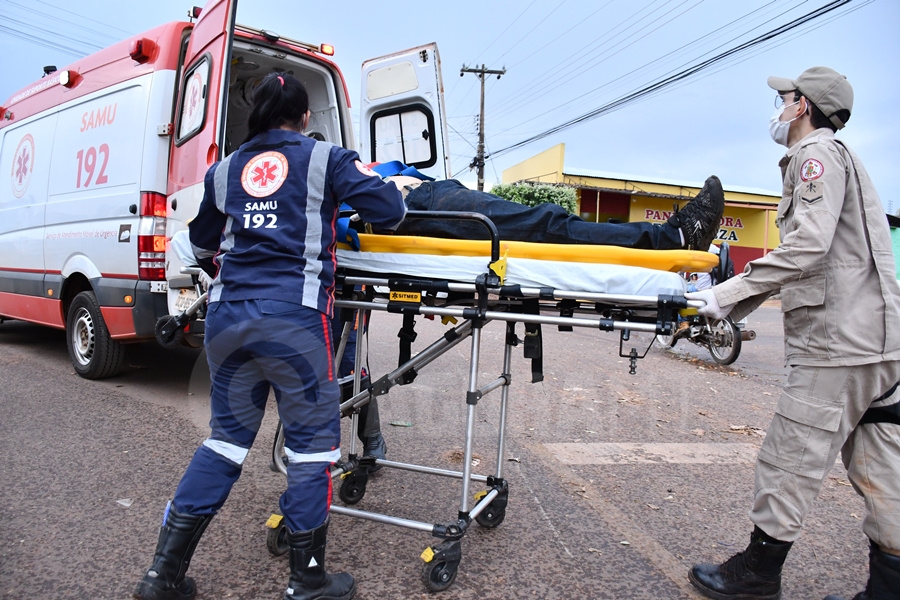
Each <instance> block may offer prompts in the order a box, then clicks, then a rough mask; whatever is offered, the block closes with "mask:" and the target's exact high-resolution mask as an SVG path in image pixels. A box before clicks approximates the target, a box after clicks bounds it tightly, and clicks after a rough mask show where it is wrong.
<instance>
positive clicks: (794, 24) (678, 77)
mask: <svg viewBox="0 0 900 600" xmlns="http://www.w3.org/2000/svg"><path fill="white" fill-rule="evenodd" d="M850 2H852V0H834V1H833V2H830V3H828V4H826V5H824V6H822V7H820V8H818V9H816V10H814V11H811V12H809V13H807V14H805V15H802V16H801V17H798V18H796V19H794V20H792V21H789V22H788V23H785V24H784V25H781V26H779V27H776V28H775V29H772V30H770V31H768V32H766V33H764V34H762V35H760V36H757V37H755V38H753V39H751V40H749V41H747V42H744V43H742V44H739V45H737V46H735V47H733V48H730V49H728V50H726V51H725V52H722V53H720V54H717V55H716V56H713V57H712V58H709V59H707V60H705V61H702V62H700V63H697V64H695V65H692V66H691V67H688V68H687V69H684V70H682V71H680V72H678V73H675V74H674V75H670V76H669V77H664V78H662V79H658V80H657V81H655V82H653V83H650V84H649V85H646V86H644V87H642V88H640V89H637V90H634V91H632V92H630V93H628V94H626V95H624V96H621V97H620V98H617V99H616V100H613V101H612V102H609V103H607V104H604V105H602V106H600V107H598V108H595V109H594V110H591V111H589V112H587V113H584V114H582V115H580V116H578V117H576V118H574V119H569V120H568V121H565V122H563V123H560V124H559V125H556V126H554V127H551V128H550V129H547V130H546V131H543V132H541V133H539V134H537V135H534V136H531V137H529V138H526V139H524V140H522V141H520V142H517V143H515V144H512V145H510V146H507V147H505V148H501V149H500V150H498V151H497V152H495V153H494V154H493V156H499V155H503V154H506V153H508V152H511V151H512V150H515V149H517V148H521V147H522V146H525V145H528V144H530V143H533V142H536V141H538V140H540V139H543V138H545V137H548V136H550V135H553V134H555V133H559V132H561V131H564V130H566V129H569V128H571V127H574V126H575V125H579V124H581V123H585V122H587V121H591V120H593V119H596V118H598V117H600V116H603V115H604V114H607V113H609V112H612V111H614V110H617V109H619V108H622V107H623V106H625V105H627V104H630V103H633V102H636V101H637V100H640V99H643V98H645V97H647V96H650V95H652V94H654V93H656V92H659V91H661V90H663V89H665V88H668V87H670V86H672V85H673V84H675V83H677V82H682V81H684V80H686V79H688V78H694V76H695V75H696V74H697V73H699V72H701V71H704V70H706V69H708V68H710V67H712V66H713V65H716V64H718V63H720V62H722V61H724V60H725V59H727V58H729V57H732V56H735V55H737V54H740V53H743V52H746V51H747V50H749V49H751V48H754V47H756V46H758V45H760V44H763V43H765V42H767V41H769V40H772V39H775V38H777V37H779V36H781V35H783V34H785V33H787V32H789V31H792V30H794V29H796V28H798V27H801V26H803V25H806V24H808V23H810V22H811V21H812V20H814V19H817V18H819V17H821V16H823V15H826V14H828V13H830V12H832V11H834V10H836V9H838V8H840V7H842V6H844V5H846V4H848V3H850Z"/></svg>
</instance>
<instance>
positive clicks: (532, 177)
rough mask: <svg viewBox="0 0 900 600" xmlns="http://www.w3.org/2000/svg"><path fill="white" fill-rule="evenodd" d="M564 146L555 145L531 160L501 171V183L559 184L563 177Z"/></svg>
mask: <svg viewBox="0 0 900 600" xmlns="http://www.w3.org/2000/svg"><path fill="white" fill-rule="evenodd" d="M565 156H566V145H565V144H557V145H556V146H553V147H552V148H548V149H547V150H544V151H543V152H541V153H540V154H536V155H534V156H532V157H531V158H529V159H527V160H524V161H522V162H520V163H519V164H517V165H513V166H511V167H510V168H508V169H505V170H504V171H503V176H502V178H501V179H502V181H503V183H515V182H517V181H535V182H539V183H560V182H561V181H562V176H563V161H564V160H565Z"/></svg>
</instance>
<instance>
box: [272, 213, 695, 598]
mask: <svg viewBox="0 0 900 600" xmlns="http://www.w3.org/2000/svg"><path fill="white" fill-rule="evenodd" d="M408 218H442V219H447V218H450V219H463V220H470V221H477V222H481V223H482V224H483V225H484V226H485V228H486V229H487V230H488V232H489V233H490V236H491V260H490V263H489V264H487V265H486V270H485V273H484V274H483V275H481V276H479V277H478V278H477V280H476V281H475V282H474V283H465V282H454V281H447V280H443V279H441V280H435V279H429V278H421V277H411V276H407V275H402V274H397V275H383V274H379V275H378V276H371V275H370V274H366V273H360V272H352V271H348V270H342V269H340V268H339V270H338V273H337V274H336V287H337V289H338V290H340V297H339V298H336V299H335V306H336V307H339V308H341V309H342V318H343V319H345V321H344V325H343V330H342V336H341V339H340V342H339V344H338V347H337V350H336V357H335V363H334V364H340V362H341V359H342V358H343V354H344V352H345V349H346V345H347V340H348V339H349V335H350V332H351V329H352V325H353V320H354V319H355V318H356V314H357V313H358V314H359V315H360V317H361V318H360V319H359V320H358V321H357V322H358V323H366V322H368V317H369V315H371V313H372V312H387V313H393V314H400V315H403V316H405V317H406V316H426V317H427V316H433V317H440V318H441V319H442V320H444V322H445V324H446V322H447V320H450V319H452V320H454V322H456V320H460V321H461V322H459V324H456V325H455V326H454V327H452V328H451V329H449V330H448V331H447V332H445V333H444V334H443V335H442V336H440V337H439V338H438V339H437V340H436V341H434V342H433V343H432V344H430V345H429V346H427V347H426V348H425V349H424V350H422V351H420V352H419V353H417V354H416V355H415V356H412V357H410V358H409V359H408V360H406V361H405V362H403V364H400V365H399V366H398V367H397V368H396V369H394V370H392V371H391V372H389V373H387V374H385V375H383V376H381V377H380V378H378V379H371V383H370V384H369V385H368V386H367V387H365V388H364V386H363V379H362V372H363V368H362V367H363V366H365V361H364V355H363V344H362V339H360V338H359V337H358V338H357V343H356V356H355V368H354V374H353V376H352V395H351V396H350V397H349V398H348V399H346V400H344V401H343V402H342V403H341V414H342V416H346V415H349V416H350V418H351V427H350V431H351V432H353V433H351V436H350V438H351V439H350V442H349V448H348V456H347V459H346V460H342V461H340V462H337V463H335V464H334V466H333V468H332V477H333V478H336V479H338V480H339V481H340V488H339V496H340V497H341V499H342V500H343V501H344V503H345V504H347V505H351V506H352V505H353V504H356V503H357V502H359V501H360V500H361V499H362V498H363V496H364V495H365V492H366V486H367V482H368V478H369V475H370V473H371V472H372V471H373V469H375V468H376V467H384V468H392V469H399V470H403V471H410V472H415V473H422V474H428V475H435V476H439V477H447V478H453V479H459V480H461V481H462V486H461V494H460V500H459V507H458V512H457V515H456V518H455V519H452V520H450V521H445V522H438V523H429V522H424V521H417V520H413V519H407V518H402V517H397V516H392V515H387V514H382V513H376V512H370V511H364V510H359V509H356V508H351V506H346V505H345V506H340V505H335V504H332V505H331V507H330V512H332V513H335V514H340V515H346V516H350V517H355V518H360V519H366V520H370V521H375V522H379V523H384V524H388V525H394V526H399V527H404V528H407V529H413V530H417V531H422V532H425V533H429V534H430V535H432V536H433V537H436V538H438V539H439V540H441V541H440V542H439V543H437V544H434V545H431V546H429V547H427V548H426V549H425V550H424V551H423V552H422V555H421V558H422V560H423V561H424V565H423V567H422V580H423V583H424V585H425V587H426V588H427V589H428V590H429V591H441V590H445V589H447V588H448V587H450V586H451V585H452V584H453V582H454V581H455V579H456V575H457V572H458V566H459V564H460V561H461V560H462V552H461V547H460V541H461V540H462V538H463V537H464V536H465V534H466V532H467V530H468V528H469V527H470V526H471V524H472V521H475V522H477V523H478V524H479V525H481V526H482V527H486V528H494V527H497V526H499V525H500V523H502V521H503V519H504V517H505V512H506V506H507V501H508V495H509V486H508V483H507V481H506V480H505V479H504V478H503V470H504V463H505V446H506V424H507V412H508V408H509V387H510V384H511V382H512V375H511V366H512V353H513V348H515V347H516V346H519V345H525V347H526V355H527V350H528V347H529V345H530V346H531V347H532V357H531V358H532V360H534V359H535V358H538V359H540V348H539V347H538V348H537V354H535V352H534V345H535V344H534V343H533V342H534V340H532V343H531V344H529V340H528V337H529V336H531V337H532V338H533V337H535V336H537V338H538V339H537V340H536V341H537V342H538V345H539V342H540V326H541V325H551V326H552V325H555V326H557V327H558V328H559V329H560V330H563V331H566V330H568V331H571V330H572V329H573V328H574V327H581V328H591V329H599V330H601V331H618V332H619V334H620V342H619V355H620V356H622V357H625V358H628V359H629V363H630V372H631V373H632V374H634V373H635V372H636V366H637V361H638V359H640V358H643V357H644V356H645V355H646V354H647V351H648V350H649V345H648V349H647V350H645V351H644V352H643V353H639V352H638V351H637V349H636V348H634V347H632V348H631V349H630V351H629V352H628V353H627V354H626V353H624V352H623V348H624V344H625V342H627V341H628V340H629V338H630V334H631V332H644V333H650V334H653V336H655V335H659V334H662V335H669V334H671V333H672V331H673V327H674V326H675V325H676V323H677V319H678V311H679V310H683V309H686V308H699V307H702V306H703V303H702V302H696V301H688V300H686V299H685V298H684V297H683V296H674V295H660V296H639V295H622V294H605V293H594V292H588V291H579V290H560V289H552V288H537V287H522V286H519V285H504V284H503V283H502V281H501V278H500V276H499V275H498V273H497V271H498V269H497V268H496V266H497V265H498V263H499V261H500V256H499V248H500V245H499V235H498V234H497V230H496V228H495V227H494V225H493V223H491V222H490V220H489V219H487V218H486V217H484V216H483V215H480V214H477V213H448V212H441V213H426V212H412V211H411V212H410V214H409V215H408ZM361 290H364V291H361ZM525 304H529V305H530V306H529V309H528V310H527V311H526V310H525ZM535 307H537V310H535ZM492 321H499V322H503V323H505V326H506V338H505V344H504V351H503V365H502V372H501V373H500V374H499V376H497V377H496V378H495V379H493V380H492V381H490V382H489V383H486V384H484V385H480V386H479V384H478V381H479V375H480V371H481V368H480V359H481V334H482V329H483V328H484V326H485V325H487V324H488V323H490V322H492ZM518 323H523V324H524V325H525V326H526V328H528V329H530V332H529V331H526V334H525V335H526V338H525V339H524V340H523V339H521V338H519V337H518V336H517V334H516V326H517V324H518ZM361 329H362V328H360V330H361ZM535 332H536V333H535ZM653 336H651V342H650V343H652V339H653ZM467 339H469V340H470V342H471V343H470V350H469V374H468V382H467V388H466V397H465V402H466V425H465V441H464V451H463V467H462V471H456V470H449V469H442V468H435V467H430V466H426V465H417V464H410V463H403V462H398V461H392V460H383V459H375V458H374V457H371V456H368V457H363V456H361V454H362V453H361V452H359V448H358V443H359V442H358V440H357V438H356V435H355V432H356V431H357V427H358V423H359V412H360V409H361V408H362V407H363V406H365V405H366V404H367V403H368V402H369V401H370V399H371V398H373V397H379V396H384V395H386V394H388V393H389V391H390V390H391V389H392V388H393V387H395V386H397V385H404V384H405V383H409V382H410V381H411V380H407V377H408V376H409V375H410V374H412V373H416V374H417V373H418V372H419V371H420V370H421V369H422V368H424V367H426V366H427V365H429V364H430V363H432V362H433V361H434V360H435V359H437V358H438V357H440V356H442V355H443V354H444V353H446V352H447V351H449V350H451V349H452V348H454V347H456V346H458V345H459V344H461V343H463V342H464V341H466V340H467ZM523 342H524V344H523ZM533 372H534V363H533ZM369 376H371V374H369ZM343 383H345V384H346V383H349V382H347V381H346V380H345V381H343ZM498 389H499V390H500V415H499V416H500V419H499V427H498V429H499V431H498V437H497V442H496V456H497V462H496V468H495V471H494V473H493V474H492V475H478V474H475V473H473V472H472V458H473V455H474V433H475V422H476V421H475V419H476V408H477V405H478V402H479V401H480V400H481V399H482V398H483V397H484V396H485V395H487V394H488V393H490V392H493V391H495V390H498ZM279 433H281V430H280V428H279ZM281 436H282V437H281V443H282V444H283V433H281ZM278 444H279V440H278V439H276V442H275V448H274V449H273V465H274V463H275V460H276V459H277V458H278V456H277V447H278ZM278 466H279V468H283V466H284V465H278ZM473 483H475V484H483V485H485V486H486V488H487V490H486V491H482V492H479V493H478V494H476V495H475V498H474V501H473V502H474V503H473V504H472V505H471V506H470V500H469V492H470V488H471V485H472V484H473ZM273 519H274V520H273ZM273 519H270V523H269V526H270V528H271V529H272V531H270V536H269V538H270V539H269V549H270V550H272V551H273V553H276V554H277V553H281V551H282V550H286V548H284V547H283V545H282V546H281V547H279V545H278V539H279V529H278V528H279V527H282V528H283V527H284V524H283V520H282V519H281V518H277V515H273ZM273 540H274V541H273ZM273 546H274V548H273Z"/></svg>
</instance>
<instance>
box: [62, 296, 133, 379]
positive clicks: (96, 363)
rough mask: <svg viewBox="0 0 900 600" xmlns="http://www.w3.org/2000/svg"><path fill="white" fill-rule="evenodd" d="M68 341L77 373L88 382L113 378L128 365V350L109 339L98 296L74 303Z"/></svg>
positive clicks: (80, 298)
mask: <svg viewBox="0 0 900 600" xmlns="http://www.w3.org/2000/svg"><path fill="white" fill-rule="evenodd" d="M66 338H67V340H68V344H67V345H68V348H69V358H71V359H72V365H73V366H74V367H75V372H76V373H78V374H79V375H81V376H82V377H84V378H85V379H103V378H105V377H112V376H113V375H115V374H116V373H118V372H119V371H120V370H121V368H122V366H123V365H124V364H125V349H124V348H123V347H122V345H121V344H120V343H119V342H117V341H115V340H114V339H112V338H111V337H109V329H107V327H106V322H105V321H104V320H103V315H102V313H101V312H100V304H98V302H97V297H96V296H95V295H94V292H81V293H80V294H78V295H77V296H75V299H74V300H72V304H71V305H70V306H69V314H68V318H67V319H66Z"/></svg>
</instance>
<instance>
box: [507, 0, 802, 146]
mask: <svg viewBox="0 0 900 600" xmlns="http://www.w3.org/2000/svg"><path fill="white" fill-rule="evenodd" d="M807 1H808V0H801V1H800V2H799V3H798V4H796V5H794V6H792V7H790V8H788V9H787V10H784V11H782V12H780V13H778V14H777V15H775V16H773V17H771V18H769V19H767V20H765V21H763V22H762V23H760V24H758V25H755V26H754V27H751V28H750V29H748V30H746V31H743V32H741V33H739V34H738V35H736V36H734V37H732V38H730V39H728V40H726V41H725V42H723V43H721V44H719V45H718V46H715V47H713V48H711V49H709V50H707V51H706V52H704V53H702V54H700V55H698V56H695V57H694V58H692V59H691V60H689V61H688V62H684V63H682V64H681V65H679V66H678V67H675V68H674V69H672V70H669V71H667V72H666V73H663V74H662V75H660V77H662V76H665V75H669V74H672V73H675V72H676V71H678V70H679V69H683V68H685V67H687V66H688V65H690V64H691V62H692V61H696V60H699V59H700V58H703V57H704V56H708V55H709V54H711V53H712V52H714V51H715V50H717V49H719V48H722V47H724V46H727V45H728V44H729V43H731V42H734V41H736V40H738V39H741V38H742V37H744V36H746V35H747V34H749V33H751V32H752V31H755V30H756V29H759V28H760V27H762V26H764V25H765V24H767V23H771V22H772V21H775V20H777V19H778V17H781V16H783V15H785V14H787V13H789V12H791V11H793V10H794V9H796V8H797V7H799V6H800V5H801V4H805V3H806V2H807ZM772 4H775V1H773V2H769V3H768V4H766V5H763V6H762V7H760V8H759V9H756V10H753V11H750V12H749V13H746V14H745V15H743V16H741V17H739V18H738V19H735V20H734V21H731V22H730V23H726V24H725V25H723V26H721V27H718V28H716V29H714V30H713V31H711V32H709V33H708V34H705V35H703V36H701V37H699V38H696V39H694V40H693V41H691V42H689V43H687V44H685V45H683V46H681V47H680V48H676V49H675V50H673V51H672V52H667V53H666V54H664V55H663V56H660V57H657V58H655V59H653V60H651V61H649V62H647V63H645V64H643V65H641V66H640V67H637V68H635V69H632V70H631V71H628V72H627V73H624V74H623V75H620V76H619V77H616V78H614V79H611V80H609V81H607V82H605V83H603V84H601V85H599V86H597V87H595V88H593V89H591V90H589V91H587V92H585V93H583V94H580V95H578V96H575V97H574V98H570V99H568V100H566V101H565V102H563V103H562V104H559V105H557V106H555V107H553V108H550V109H547V110H545V111H542V114H549V113H552V112H555V111H557V110H559V109H561V108H562V107H564V106H567V105H569V104H572V103H573V102H576V101H578V100H580V99H582V98H584V97H585V96H589V95H591V94H594V93H596V92H598V91H600V90H602V89H604V88H607V87H609V86H612V85H613V84H615V83H617V82H620V81H621V82H622V83H625V81H624V80H626V79H627V78H629V77H630V76H631V75H634V74H637V73H638V72H640V71H643V70H646V69H648V68H649V67H651V66H653V65H656V64H657V63H659V64H666V63H669V62H671V61H672V59H673V58H674V57H675V56H677V55H678V54H680V53H681V51H682V50H683V49H685V48H687V47H689V46H691V45H693V44H696V43H697V42H698V41H701V40H704V41H705V40H709V39H715V38H716V37H719V36H715V35H714V34H715V33H717V32H719V31H724V30H725V29H727V28H729V27H730V26H731V25H733V24H735V23H737V22H739V21H742V20H744V19H746V18H747V17H749V16H751V15H753V14H754V13H756V12H758V11H759V10H761V9H762V8H765V7H767V6H771V5H772ZM616 87H620V86H613V89H615V88H616ZM506 114H510V113H509V111H507V112H502V113H500V114H498V115H497V116H498V117H502V116H505V115H506ZM528 121H530V119H529V120H527V121H523V122H521V123H518V124H517V125H514V126H512V127H509V128H507V129H505V130H504V131H510V130H511V129H515V128H517V127H520V126H521V125H523V124H525V123H527V122H528Z"/></svg>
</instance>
